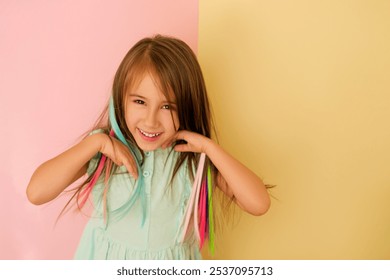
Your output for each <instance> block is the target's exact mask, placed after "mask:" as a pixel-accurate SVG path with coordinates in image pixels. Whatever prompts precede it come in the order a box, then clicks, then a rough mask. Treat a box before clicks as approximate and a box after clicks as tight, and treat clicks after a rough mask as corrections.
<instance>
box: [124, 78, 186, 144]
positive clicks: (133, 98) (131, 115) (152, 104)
mask: <svg viewBox="0 0 390 280" xmlns="http://www.w3.org/2000/svg"><path fill="white" fill-rule="evenodd" d="M171 94H172V95H171V98H170V100H167V98H166V97H165V95H164V94H163V93H162V92H161V90H160V89H159V87H158V86H157V84H156V82H155V80H154V79H153V77H152V76H151V75H150V74H148V73H147V74H145V76H144V78H143V79H142V80H141V82H140V83H139V85H138V86H137V87H135V88H133V89H129V90H128V91H127V92H126V99H125V100H126V115H125V118H126V124H127V127H128V129H129V131H130V132H131V134H132V135H133V137H134V139H135V141H136V142H137V144H138V146H139V147H140V148H141V149H142V150H143V151H153V150H155V149H157V148H160V147H161V145H162V144H163V143H164V142H165V141H167V140H168V139H170V138H171V137H172V136H173V135H174V134H175V133H176V131H177V130H178V128H179V126H180V124H179V117H178V114H177V108H176V103H175V99H174V94H173V93H171Z"/></svg>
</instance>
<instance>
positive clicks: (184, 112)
mask: <svg viewBox="0 0 390 280" xmlns="http://www.w3.org/2000/svg"><path fill="white" fill-rule="evenodd" d="M146 72H148V73H150V74H152V76H153V77H154V79H155V80H156V82H157V84H158V85H159V86H160V90H161V91H162V93H163V94H164V95H165V96H166V98H167V100H169V99H170V93H172V92H173V94H174V95H175V102H176V105H177V114H178V118H179V123H180V127H179V130H188V131H192V132H196V133H199V134H201V135H204V136H206V137H209V138H210V137H211V133H212V128H213V127H214V126H213V125H212V118H211V111H210V104H209V100H208V96H207V90H206V86H205V82H204V78H203V74H202V71H201V68H200V65H199V63H198V60H197V58H196V56H195V54H194V52H193V51H192V50H191V48H190V47H189V46H188V45H187V44H186V43H185V42H183V41H182V40H180V39H177V38H173V37H169V36H162V35H156V36H154V37H148V38H144V39H142V40H140V41H139V42H137V43H136V44H135V45H134V46H133V47H132V48H131V49H130V50H129V51H128V53H127V54H126V55H125V57H124V58H123V60H122V62H121V63H120V65H119V67H118V70H117V71H116V74H115V77H114V81H113V86H112V98H113V102H114V104H115V118H116V121H117V123H118V125H119V128H120V130H121V132H122V133H123V135H124V137H125V138H126V140H127V141H128V142H129V143H131V144H132V146H134V147H136V148H138V147H137V144H136V141H135V140H134V137H133V135H132V134H131V133H130V131H129V129H128V127H127V125H126V120H125V112H126V111H125V103H126V102H125V99H126V92H127V90H128V89H131V88H134V87H136V86H137V85H138V84H139V83H140V81H141V80H142V78H143V77H144V74H145V73H146ZM108 107H109V105H107V106H106V108H105V109H104V111H103V113H102V114H101V116H100V118H99V119H98V121H97V122H96V123H95V125H94V127H93V128H92V129H91V131H94V130H96V129H98V128H100V129H104V130H105V131H106V132H108V131H110V129H111V124H110V122H109V120H108V113H107V112H108ZM138 150H139V152H140V154H141V158H142V157H143V152H142V150H140V149H139V148H138ZM198 161H199V155H197V154H195V153H192V152H184V153H180V155H179V157H178V160H177V162H176V164H175V167H174V171H173V177H174V176H175V174H177V171H178V170H179V168H180V167H181V166H182V165H183V164H184V163H185V162H186V163H187V167H188V170H189V171H190V172H189V174H190V178H191V179H192V180H193V178H194V174H193V170H194V167H195V166H196V164H197V163H198ZM108 162H109V161H108ZM207 164H208V165H209V166H210V167H211V170H212V171H213V172H212V173H213V177H214V182H216V180H215V179H216V173H217V172H216V168H215V167H214V165H213V164H212V163H211V161H209V160H208V161H207ZM107 166H112V168H111V167H110V169H111V170H110V171H109V172H110V173H111V174H112V173H113V172H115V170H116V169H117V166H115V164H114V165H111V164H108V163H106V166H105V168H108V167H107ZM95 171H96V168H95V170H94V171H93V172H92V174H89V177H88V178H87V179H86V180H85V181H84V182H83V183H82V184H81V185H80V186H79V187H77V188H76V189H73V191H75V193H74V194H73V196H72V197H71V199H70V200H69V201H68V203H67V204H66V205H65V207H64V209H63V211H64V210H65V208H66V207H67V206H68V205H69V203H70V202H71V201H72V200H73V199H74V198H76V202H78V200H79V195H80V192H81V190H82V189H83V187H85V186H86V184H87V183H89V182H90V181H91V178H92V177H93V175H94V173H95ZM103 173H104V172H103ZM103 173H102V174H103ZM173 177H172V178H173ZM77 204H78V203H77ZM63 211H62V212H63ZM62 212H61V213H62ZM60 215H61V214H60Z"/></svg>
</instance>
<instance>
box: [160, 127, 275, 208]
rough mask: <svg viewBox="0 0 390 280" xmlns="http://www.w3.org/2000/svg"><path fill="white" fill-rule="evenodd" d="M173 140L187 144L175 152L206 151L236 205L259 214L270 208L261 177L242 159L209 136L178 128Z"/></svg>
mask: <svg viewBox="0 0 390 280" xmlns="http://www.w3.org/2000/svg"><path fill="white" fill-rule="evenodd" d="M174 138H175V139H174V140H173V141H175V140H177V139H182V140H185V141H186V142H187V144H180V145H176V146H175V150H176V151H178V152H197V153H205V154H206V155H207V156H208V157H209V159H210V160H211V161H212V162H213V164H214V165H215V167H216V168H217V169H218V170H219V172H220V173H219V174H218V182H217V184H218V186H219V187H220V188H221V189H222V190H223V191H224V192H225V193H226V194H227V195H229V196H232V195H234V197H235V198H236V202H237V204H238V205H239V206H240V207H241V208H242V209H243V210H245V211H247V212H248V213H251V214H253V215H262V214H265V213H266V212H267V210H268V209H269V207H270V203H271V202H270V198H269V194H268V192H267V189H266V187H265V185H264V183H263V182H262V180H261V179H260V178H259V177H258V176H257V175H256V174H255V173H253V172H252V171H251V170H250V169H248V168H247V167H246V166H245V165H243V164H242V163H241V162H239V161H238V160H236V159H235V158H234V157H232V156H231V155H230V154H229V153H227V152H226V151H225V150H224V149H222V147H220V146H219V145H218V144H216V143H215V142H214V141H212V140H211V139H209V138H207V137H205V136H202V135H200V134H197V133H194V132H189V131H179V132H177V134H176V135H175V137H174ZM164 146H167V145H164Z"/></svg>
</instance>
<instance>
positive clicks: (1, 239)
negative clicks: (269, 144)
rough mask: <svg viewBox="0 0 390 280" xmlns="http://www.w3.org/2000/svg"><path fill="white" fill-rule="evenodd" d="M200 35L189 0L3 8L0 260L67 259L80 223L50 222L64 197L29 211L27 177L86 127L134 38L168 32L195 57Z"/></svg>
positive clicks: (77, 219)
mask: <svg viewBox="0 0 390 280" xmlns="http://www.w3.org/2000/svg"><path fill="white" fill-rule="evenodd" d="M22 3H23V4H22ZM197 32H198V1H196V0H187V1H181V0H164V1H157V0H155V1H153V0H147V1H145V0H142V1H141V0H139V1H128V0H123V1H95V0H84V1H48V0H46V1H44V0H36V1H22V2H20V1H11V0H9V1H4V0H2V1H1V2H0V94H1V102H0V127H1V129H2V133H1V135H2V136H1V140H0V141H1V145H0V156H1V161H0V162H1V163H0V164H1V166H0V178H1V181H0V207H1V208H0V210H1V211H0V221H1V225H0V227H1V230H0V259H70V258H72V257H73V253H74V250H75V248H76V246H77V243H78V240H79V237H80V235H81V232H82V229H83V226H84V224H85V222H86V218H85V217H83V215H80V214H77V213H74V212H69V213H68V214H66V215H65V216H64V217H63V218H61V219H60V220H59V222H58V223H57V224H55V220H56V218H57V216H58V214H59V212H60V210H61V209H62V207H63V206H64V204H65V202H66V200H67V197H64V196H63V197H60V198H58V199H56V200H54V201H52V202H50V203H48V204H46V205H43V206H34V205H32V204H30V203H29V202H28V201H27V198H26V195H25V189H26V186H27V184H28V182H29V179H30V177H31V175H32V173H33V171H34V170H35V168H36V167H37V166H38V165H39V164H41V163H42V162H43V161H45V160H47V159H49V158H51V157H54V156H55V155H57V154H58V153H60V152H62V151H63V150H65V149H67V148H68V147H70V146H71V145H73V144H75V143H76V142H77V141H78V140H79V139H78V137H79V136H80V135H81V134H83V133H84V132H85V131H86V130H87V129H89V128H90V127H91V126H92V125H93V123H94V121H95V120H96V118H97V117H98V116H99V113H100V111H101V110H102V109H103V107H104V105H105V103H106V101H107V99H108V96H109V93H110V87H111V82H112V78H113V75H114V73H115V70H116V68H117V67H118V65H119V63H120V60H121V59H122V58H123V56H124V55H125V53H126V52H127V51H128V49H129V48H130V47H131V46H132V45H133V44H134V43H135V42H136V41H138V40H139V39H140V38H142V37H144V36H149V35H152V34H155V33H162V34H169V35H174V36H177V37H180V38H182V39H183V40H184V41H186V42H187V43H188V44H189V45H190V46H191V47H192V48H193V49H194V50H195V51H196V48H197Z"/></svg>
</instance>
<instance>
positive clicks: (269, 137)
mask: <svg viewBox="0 0 390 280" xmlns="http://www.w3.org/2000/svg"><path fill="white" fill-rule="evenodd" d="M199 13H200V29H199V59H200V63H201V65H202V68H203V71H204V75H205V79H206V83H207V85H208V90H209V94H210V96H211V101H212V104H213V109H214V114H215V116H216V124H217V132H218V135H219V140H220V144H221V145H222V146H223V147H225V148H226V149H227V150H228V151H230V152H231V153H232V154H233V155H235V156H236V157H237V158H238V159H240V160H241V161H242V162H243V163H245V164H246V165H247V166H248V167H250V168H251V169H252V170H253V171H255V172H256V173H257V174H258V175H260V176H261V177H262V178H263V179H264V181H265V182H266V183H270V184H276V185H277V187H276V188H274V189H273V190H272V191H271V193H272V195H274V196H275V197H276V198H277V200H276V199H273V200H272V206H271V209H270V210H269V212H268V213H267V214H266V215H265V216H262V217H253V216H250V215H247V214H246V213H243V214H241V219H240V221H239V223H238V224H237V225H234V226H230V227H229V229H228V230H227V231H226V232H225V234H224V235H223V236H218V237H217V239H218V243H217V246H218V247H217V253H216V255H215V256H214V258H217V259H390V188H389V187H390V172H389V169H390V129H389V120H390V1H385V0H383V1H379V0H377V1H363V0H356V1H352V0H351V1H346V0H331V1H310V0H306V1H304V0H294V1H287V0H286V1H271V0H270V1H261V0H252V1H249V0H245V1H227V0H200V10H199ZM205 257H206V258H208V256H207V253H205Z"/></svg>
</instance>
